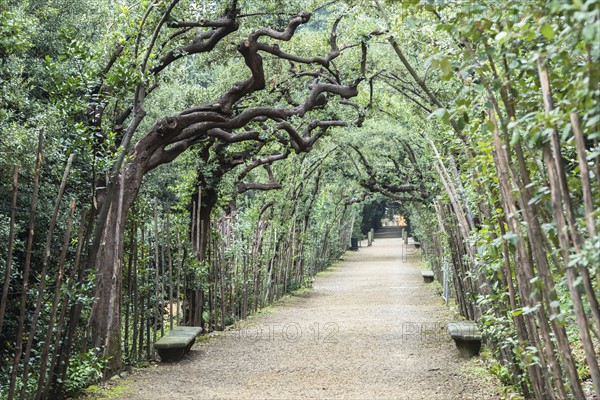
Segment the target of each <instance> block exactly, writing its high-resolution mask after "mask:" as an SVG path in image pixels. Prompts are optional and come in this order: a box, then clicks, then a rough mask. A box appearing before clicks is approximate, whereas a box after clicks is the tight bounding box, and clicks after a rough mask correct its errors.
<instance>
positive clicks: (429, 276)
mask: <svg viewBox="0 0 600 400" xmlns="http://www.w3.org/2000/svg"><path fill="white" fill-rule="evenodd" d="M421 276H422V277H423V282H425V283H431V282H433V276H434V275H433V271H421Z"/></svg>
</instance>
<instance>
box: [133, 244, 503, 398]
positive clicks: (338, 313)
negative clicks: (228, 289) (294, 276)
mask: <svg viewBox="0 0 600 400" xmlns="http://www.w3.org/2000/svg"><path fill="white" fill-rule="evenodd" d="M363 243H364V242H363ZM400 248H401V239H378V240H376V241H375V242H374V243H373V246H372V247H361V248H360V250H359V251H358V252H349V253H347V254H346V256H345V259H344V261H343V262H341V263H339V264H338V265H337V266H336V267H334V268H333V269H332V271H331V272H327V273H325V274H324V275H323V276H320V277H318V278H317V280H316V281H315V282H314V285H313V287H314V289H313V290H311V291H310V292H309V293H307V294H304V295H300V296H294V297H288V298H286V299H284V300H282V301H280V302H279V303H278V304H277V305H276V306H275V307H273V308H269V309H268V311H267V312H265V313H261V314H259V315H257V316H254V317H251V318H249V319H248V320H247V321H245V322H244V325H243V327H242V328H240V329H236V330H231V331H228V332H226V333H222V334H219V335H215V336H214V337H212V338H211V339H210V340H208V341H203V342H202V343H197V344H196V345H195V346H194V347H193V348H192V350H191V351H190V353H188V355H187V356H186V357H185V358H184V360H182V361H181V362H179V363H176V364H158V365H157V366H154V367H150V368H146V369H142V370H138V371H136V372H135V373H133V374H132V375H130V376H129V377H128V378H127V379H126V380H125V381H124V382H123V383H124V384H125V386H126V387H125V389H124V392H123V393H122V395H121V396H122V397H121V398H126V399H144V400H146V399H311V398H314V399H324V398H330V399H361V400H362V399H406V400H417V399H423V400H435V399H439V400H452V399H478V400H479V399H499V398H500V396H499V394H498V393H497V390H496V389H495V388H494V387H493V386H492V385H491V384H490V383H489V382H487V381H485V382H484V381H482V380H481V379H482V378H481V377H473V376H468V375H469V374H467V373H465V372H464V370H465V368H466V367H470V366H473V365H475V362H474V361H468V360H464V359H461V358H460V357H459V354H458V350H457V349H456V348H455V347H454V343H453V342H452V341H451V339H450V338H449V337H448V334H447V333H446V324H447V322H448V321H449V320H450V319H451V318H452V316H451V314H450V312H449V311H448V310H447V309H446V307H445V306H444V305H443V304H442V301H441V299H440V298H439V296H436V295H435V294H434V293H433V290H432V288H431V286H427V285H426V284H424V283H422V278H421V274H420V267H419V260H420V257H418V256H416V255H415V256H412V257H409V259H408V262H402V259H401V253H400ZM413 251H414V250H413Z"/></svg>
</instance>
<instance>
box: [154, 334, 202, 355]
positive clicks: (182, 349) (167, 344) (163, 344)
mask: <svg viewBox="0 0 600 400" xmlns="http://www.w3.org/2000/svg"><path fill="white" fill-rule="evenodd" d="M200 332H202V328H200V327H198V326H178V327H176V328H174V329H172V330H170V331H169V333H167V334H166V335H165V336H163V337H161V338H160V339H159V340H157V341H156V343H154V348H155V349H156V351H158V355H159V356H160V359H161V361H163V362H175V361H179V360H181V359H182V358H183V356H184V355H185V354H186V353H187V352H188V351H190V349H191V348H192V345H193V344H194V342H195V341H196V336H198V335H199V334H200Z"/></svg>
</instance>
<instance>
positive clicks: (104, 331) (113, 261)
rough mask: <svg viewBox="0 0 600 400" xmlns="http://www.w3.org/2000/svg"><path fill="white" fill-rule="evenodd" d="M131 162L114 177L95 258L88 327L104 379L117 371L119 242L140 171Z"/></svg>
mask: <svg viewBox="0 0 600 400" xmlns="http://www.w3.org/2000/svg"><path fill="white" fill-rule="evenodd" d="M136 161H137V160H135V159H134V160H132V161H131V163H129V164H127V165H126V166H125V167H124V168H123V170H122V171H121V173H120V174H119V175H118V176H117V177H115V179H116V181H115V189H114V191H113V194H112V196H110V198H106V199H105V200H104V201H109V202H110V206H109V209H108V214H107V217H106V220H105V221H98V223H101V224H102V223H103V227H102V233H101V237H100V245H99V248H98V252H97V254H96V257H95V268H96V293H95V298H96V300H95V303H94V306H93V308H92V315H91V317H90V325H91V328H92V342H93V345H94V347H100V348H102V351H103V356H104V357H105V358H106V360H107V364H106V369H105V372H104V374H105V377H108V376H110V375H111V374H113V373H115V372H117V371H118V370H119V369H120V368H121V284H122V262H123V239H124V228H125V221H126V220H127V213H128V211H129V209H130V208H131V206H132V205H133V202H134V201H135V199H136V197H137V194H138V192H139V189H140V186H141V183H142V178H143V175H144V172H145V171H144V169H143V168H142V165H141V164H140V162H139V161H138V162H136Z"/></svg>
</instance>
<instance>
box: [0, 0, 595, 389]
mask: <svg viewBox="0 0 600 400" xmlns="http://www.w3.org/2000/svg"><path fill="white" fill-rule="evenodd" d="M305 11H312V13H311V14H308V13H304V12H305ZM599 15H600V2H598V1H597V0H585V1H584V0H581V1H572V2H571V1H566V0H547V1H542V0H539V1H527V2H509V1H504V0H503V1H481V0H477V1H475V0H473V1H470V0H469V1H461V2H444V1H433V0H427V1H425V0H423V1H402V2H397V1H383V0H376V1H362V0H355V1H338V2H326V1H318V0H303V1H286V0H269V1H263V2H255V1H250V0H243V1H242V0H240V1H232V0H229V1H209V2H198V1H194V0H172V1H159V0H144V1H135V2H134V1H99V0H77V1H65V0H52V1H47V0H44V1H42V0H27V1H16V0H15V1H13V0H3V1H0V81H1V82H2V84H1V85H0V132H1V134H0V183H1V185H0V221H1V223H0V276H3V287H2V296H3V297H2V305H1V307H0V343H1V346H0V398H15V397H19V396H21V398H29V397H31V398H58V397H61V396H66V395H70V394H73V393H76V392H77V391H78V390H80V389H81V388H82V387H85V386H86V385H88V384H90V383H92V382H94V381H96V380H98V379H100V378H101V377H102V376H103V373H104V375H105V376H108V375H110V373H112V372H115V371H117V370H119V369H120V368H122V367H123V366H125V365H135V364H140V363H144V362H145V361H147V360H150V359H153V358H154V356H155V355H154V352H153V350H152V346H151V344H152V343H153V341H154V340H156V339H157V338H158V337H160V336H161V335H162V334H164V333H165V332H166V331H168V330H169V329H170V328H172V326H173V325H176V324H180V323H183V324H196V325H199V326H202V327H203V328H204V329H205V331H211V330H220V329H224V328H225V326H227V325H230V324H232V323H235V322H236V321H237V320H239V319H242V318H245V317H246V316H247V315H248V314H250V313H251V312H255V311H257V310H259V309H260V308H262V307H265V306H266V305H267V304H269V303H270V302H272V301H274V300H276V299H277V298H279V297H281V296H282V295H284V294H285V293H287V292H289V291H292V290H295V289H298V288H300V287H303V286H307V285H310V283H311V282H312V279H313V278H314V276H315V274H316V273H317V272H319V271H321V270H322V269H324V268H326V267H327V266H329V265H330V264H331V263H333V262H334V261H335V260H336V259H337V258H338V257H339V256H340V255H341V254H342V253H343V252H344V251H345V250H346V249H347V246H348V244H349V241H350V236H359V237H360V236H361V235H364V234H366V232H367V231H368V230H369V229H371V228H377V227H378V224H380V222H381V219H382V218H385V212H386V209H387V210H388V211H389V209H391V208H393V209H396V210H400V211H401V212H402V213H404V214H406V215H407V217H408V218H409V221H410V225H411V229H412V232H413V235H414V236H415V237H418V239H419V241H420V242H421V244H422V247H423V251H424V254H425V259H426V262H427V263H428V264H429V265H430V266H431V268H432V269H433V270H434V272H435V273H436V275H437V276H438V278H439V280H440V281H442V282H444V281H446V282H448V283H449V284H450V286H451V287H452V290H451V294H452V296H451V297H453V305H454V306H455V307H456V309H457V311H458V312H459V313H460V314H461V315H463V316H464V317H465V318H467V319H473V320H477V321H478V324H479V326H480V327H481V329H482V331H483V333H484V338H485V342H486V344H487V347H488V349H489V350H490V352H491V354H492V356H493V361H491V364H490V370H491V371H492V372H493V373H495V374H497V375H498V376H499V377H500V379H501V380H502V382H503V383H504V384H505V385H506V386H507V387H510V388H511V389H512V390H518V391H520V392H521V393H522V395H523V396H525V397H527V398H538V399H542V398H544V399H546V398H550V399H554V398H557V399H558V398H560V399H562V398H576V399H579V398H584V397H585V396H590V395H591V393H593V392H596V393H597V394H598V393H599V392H600V370H599V368H598V349H599V348H600V308H599V306H598V297H599V292H600V269H599V267H598V266H599V265H600V234H599V233H598V226H599V224H600V222H599V221H600V215H599V212H598V210H599V209H600V207H599V205H600V146H599V144H598V143H599V141H600V107H598V101H599V97H600V87H599V84H600V67H599V59H600V46H598V43H599V41H600V21H599V19H600V17H599ZM17 166H18V168H16V167H17ZM63 173H64V177H63ZM70 202H71V203H70ZM69 203H70V204H69Z"/></svg>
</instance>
